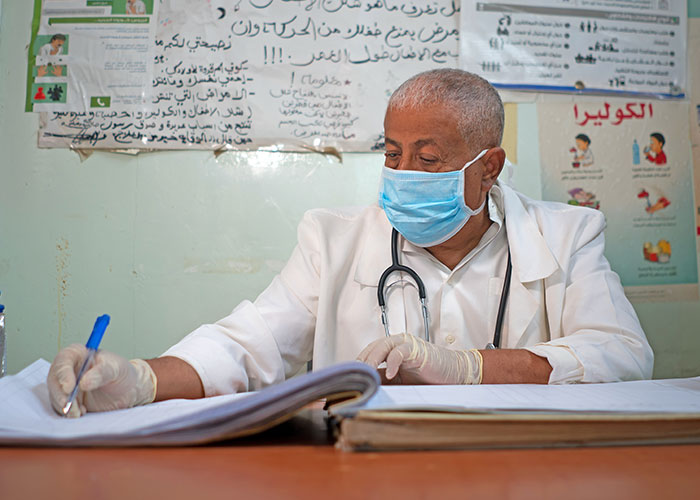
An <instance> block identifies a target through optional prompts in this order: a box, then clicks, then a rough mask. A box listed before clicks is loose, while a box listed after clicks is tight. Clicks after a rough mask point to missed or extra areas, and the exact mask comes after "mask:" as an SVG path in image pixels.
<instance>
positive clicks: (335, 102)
mask: <svg viewBox="0 0 700 500" xmlns="http://www.w3.org/2000/svg"><path fill="white" fill-rule="evenodd" d="M37 1H38V0H37ZM47 1H49V2H53V1H54V0H44V3H46V2H47ZM123 1H126V0H123ZM129 1H130V0H129ZM88 3H90V2H88ZM99 3H103V2H99ZM116 4H117V2H116V0H115V1H114V4H113V5H112V9H115V8H116ZM156 4H157V5H159V12H158V22H157V30H156V34H155V38H154V40H153V43H152V44H151V45H149V46H148V50H144V52H143V53H142V54H141V60H142V61H149V62H151V63H152V66H153V68H152V71H151V70H147V72H146V73H144V74H145V75H147V77H148V81H149V82H150V88H149V95H150V98H148V99H147V100H146V102H145V103H144V104H143V105H142V106H140V107H137V108H136V109H134V108H128V107H123V106H121V105H118V103H116V102H115V100H114V98H112V101H111V103H107V101H105V100H104V99H102V100H101V101H100V102H102V103H103V104H106V105H105V106H89V104H90V103H88V107H87V108H86V109H83V110H64V109H60V110H57V109H52V111H53V112H50V113H46V115H45V116H44V117H43V118H42V120H41V124H42V125H41V129H40V131H39V145H40V147H75V148H85V149H92V148H127V149H135V148H138V149H187V148H197V149H214V150H222V149H244V150H245V149H257V148H261V147H265V148H270V149H274V150H286V151H291V150H295V151H308V150H309V149H312V150H321V151H323V150H326V149H327V148H330V150H338V151H373V150H377V149H381V148H382V147H383V140H384V139H383V135H382V119H383V113H384V108H385V106H386V102H387V100H388V97H389V95H390V93H391V92H392V91H393V90H394V89H395V88H396V87H397V86H398V85H399V84H400V83H401V82H402V81H404V80H405V79H407V78H408V77H410V76H412V75H414V74H416V73H418V72H420V71H424V70H428V69H433V68H439V67H456V66H457V52H458V39H459V24H458V19H459V8H460V3H459V2H458V1H457V0H431V1H430V2H417V1H412V0H411V1H404V0H382V1H379V2H378V1H376V0H353V1H323V2H319V1H318V0H295V1H289V0H264V1H256V0H239V1H235V2H218V3H216V2H212V1H210V0H187V1H185V0H162V1H161V2H156V3H154V4H153V5H154V6H155V5H156ZM127 5H128V4H127ZM147 6H148V4H147ZM105 8H106V7H105ZM112 13H114V11H112ZM119 16H121V17H120V18H124V19H131V18H134V17H136V18H139V17H143V16H133V15H131V16H130V15H128V14H124V15H121V14H120V15H119ZM43 17H45V16H42V19H43ZM112 17H115V16H112ZM40 33H42V34H43V33H44V32H40ZM47 34H48V32H47ZM66 42H68V43H70V52H71V53H74V52H75V44H76V39H75V35H71V36H69V37H68V39H67V40H66ZM120 43H121V42H120ZM63 50H64V52H65V50H66V49H65V46H64V48H63ZM97 55H98V56H100V55H101V54H97ZM75 71H76V70H75V69H74V68H73V67H72V66H71V65H70V64H69V65H68V67H67V74H68V75H69V78H70V75H71V74H73V73H75ZM148 71H150V72H148ZM117 73H118V72H117ZM120 74H121V73H120ZM139 75H140V74H139ZM62 78H65V77H62ZM43 90H44V93H46V89H43ZM37 91H38V89H37ZM70 92H71V89H70V88H69V89H68V94H69V97H68V99H69V100H70ZM32 95H36V92H35V93H34V94H32ZM89 95H97V96H98V97H99V96H101V95H103V94H94V93H92V92H91V93H89ZM104 95H105V96H107V95H106V94H104ZM144 95H145V93H144ZM100 108H101V109H100Z"/></svg>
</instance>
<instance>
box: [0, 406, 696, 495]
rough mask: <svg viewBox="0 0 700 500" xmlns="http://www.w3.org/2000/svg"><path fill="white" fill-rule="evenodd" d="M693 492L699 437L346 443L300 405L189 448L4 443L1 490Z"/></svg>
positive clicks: (40, 492)
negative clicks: (367, 449) (401, 448)
mask: <svg viewBox="0 0 700 500" xmlns="http://www.w3.org/2000/svg"><path fill="white" fill-rule="evenodd" d="M698 497H700V445H688V446H650V447H646V446H645V447H618V448H578V449H574V448H567V449H546V450H475V451H457V452H404V453H393V452H392V453H344V452H341V451H338V450H336V449H335V448H333V446H332V445H331V443H330V438H329V436H328V435H327V432H326V430H325V425H324V422H323V416H322V414H321V413H320V411H318V410H314V411H308V412H307V413H306V414H304V415H301V416H299V417H296V418H295V419H294V420H292V421H290V422H287V423H285V424H282V425H281V426H279V427H277V428H275V429H272V430H270V431H268V432H266V433H263V434H261V435H258V436H255V437H251V438H245V439H241V440H234V441H230V442H227V443H222V444H216V445H211V446H203V447H188V448H128V449H118V448H112V449H105V448H96V449H75V448H74V449H56V448H34V449H32V448H0V498H2V499H7V500H16V499H32V500H38V499H51V500H53V499H64V498H65V499H71V500H80V499H90V500H96V499H115V500H117V499H119V500H132V499H140V498H152V499H154V500H174V499H187V500H210V499H217V498H227V499H229V498H235V499H242V500H243V499H245V500H247V499H252V500H262V499H267V498H308V499H313V498H323V499H324V500H325V499H329V498H330V499H331V500H337V499H342V498H378V499H381V500H404V499H410V498H430V499H432V498H438V499H443V498H460V499H466V498H477V499H481V498H488V499H490V498H533V499H536V500H543V499H550V498H551V499H575V498H586V499H591V498H592V499H595V500H602V499H605V498H615V499H621V498H633V499H635V500H638V499H646V498H650V499H651V498H653V499H654V500H670V499H676V498H698Z"/></svg>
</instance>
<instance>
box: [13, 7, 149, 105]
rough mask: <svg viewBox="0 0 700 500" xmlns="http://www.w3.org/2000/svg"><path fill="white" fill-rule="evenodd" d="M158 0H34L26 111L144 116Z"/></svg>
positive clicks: (147, 99) (147, 97) (147, 100)
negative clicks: (128, 111)
mask: <svg viewBox="0 0 700 500" xmlns="http://www.w3.org/2000/svg"><path fill="white" fill-rule="evenodd" d="M159 5H160V3H159V1H158V0H109V1H102V0H100V1H98V0H35V4H34V20H33V24H32V28H33V29H32V41H31V44H30V47H29V51H28V64H27V95H26V104H25V110H26V111H74V112H86V111H88V110H91V109H101V108H117V109H125V110H126V109H141V108H143V106H144V105H145V104H146V103H148V102H149V101H150V100H151V91H152V85H151V78H152V73H153V53H154V41H155V33H156V19H157V16H158V7H159Z"/></svg>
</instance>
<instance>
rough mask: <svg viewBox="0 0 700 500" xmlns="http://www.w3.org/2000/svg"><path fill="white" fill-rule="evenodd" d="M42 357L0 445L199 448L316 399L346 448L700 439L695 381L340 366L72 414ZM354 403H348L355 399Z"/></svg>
mask: <svg viewBox="0 0 700 500" xmlns="http://www.w3.org/2000/svg"><path fill="white" fill-rule="evenodd" d="M48 369H49V363H48V362H46V361H44V360H39V361H36V362H35V363H33V364H31V365H30V366H28V367H27V368H25V369H24V370H23V371H21V372H20V373H18V374H17V375H13V376H10V377H5V378H3V379H0V401H1V402H2V405H0V445H2V444H6V445H7V444H16V445H22V444H29V445H35V446H141V445H151V446H154V445H155V446H160V445H185V444H201V443H207V442H212V441H218V440H223V439H230V438H234V437H239V436H245V435H249V434H253V433H256V432H259V431H262V430H264V429H267V428H269V427H272V426H273V425H276V424H277V423H280V422H282V421H284V420H286V419H288V418H290V417H291V416H293V415H294V414H295V413H296V412H298V411H299V410H300V409H301V408H303V407H304V406H305V405H307V404H309V403H311V402H314V401H316V400H318V399H321V398H326V399H327V400H329V401H333V400H345V401H344V402H343V403H341V404H338V405H335V406H332V407H331V410H330V413H331V415H332V416H333V417H334V419H335V420H336V421H337V422H339V424H338V426H337V430H338V445H339V446H340V447H341V448H343V449H348V450H350V449H453V448H470V447H516V446H566V445H588V444H628V443H630V444H631V443H634V444H638V443H685V442H700V377H696V378H691V379H669V380H645V381H635V382H620V383H611V384H581V385H567V386H537V385H492V386H487V385H484V386H380V385H379V377H378V376H377V373H376V371H375V370H373V369H371V368H370V367H369V366H366V365H364V364H361V363H358V362H350V363H342V364H339V365H336V366H333V367H330V368H326V369H323V370H319V371H316V372H313V373H309V374H305V375H301V376H298V377H295V378H292V379H290V380H287V381H286V382H284V383H282V384H279V385H276V386H272V387H268V388H266V389H264V390H262V391H259V392H254V393H245V394H234V395H229V396H218V397H213V398H206V399H199V400H172V401H164V402H160V403H153V404H150V405H146V406H140V407H136V408H131V409H128V410H118V411H113V412H104V413H89V414H87V415H85V416H83V417H81V418H79V419H65V418H62V417H60V416H58V415H56V414H55V413H54V412H53V410H52V409H51V406H50V403H49V398H48V391H47V388H46V375H47V373H48ZM348 398H350V399H348Z"/></svg>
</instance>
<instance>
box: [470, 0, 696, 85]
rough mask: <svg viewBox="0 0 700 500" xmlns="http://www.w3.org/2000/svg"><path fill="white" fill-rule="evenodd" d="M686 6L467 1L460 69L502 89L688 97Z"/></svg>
mask: <svg viewBox="0 0 700 500" xmlns="http://www.w3.org/2000/svg"><path fill="white" fill-rule="evenodd" d="M686 25H687V3H686V0H634V1H620V0H509V1H508V2H498V1H478V0H462V13H461V31H462V33H463V34H464V36H462V37H461V41H460V67H462V68H464V69H466V70H468V71H472V72H475V73H478V74H481V75H483V76H484V77H485V78H487V79H488V80H489V81H490V82H491V83H493V84H494V85H496V86H497V87H499V88H512V89H522V90H539V91H579V92H586V91H591V92H595V93H600V92H604V93H612V94H615V93H623V92H624V93H629V92H639V93H651V94H655V95H657V96H665V97H683V95H684V94H685V93H686V89H685V86H686V73H685V66H686V64H685V62H686V32H687V27H686Z"/></svg>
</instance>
